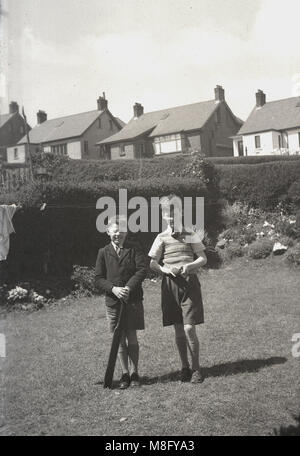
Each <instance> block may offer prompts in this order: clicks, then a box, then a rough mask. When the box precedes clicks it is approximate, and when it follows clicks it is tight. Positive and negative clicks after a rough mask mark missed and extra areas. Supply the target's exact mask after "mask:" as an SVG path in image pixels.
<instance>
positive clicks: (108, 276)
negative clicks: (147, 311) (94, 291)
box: [95, 242, 148, 306]
mask: <svg viewBox="0 0 300 456" xmlns="http://www.w3.org/2000/svg"><path fill="white" fill-rule="evenodd" d="M147 269H148V268H147V260H146V256H145V255H144V253H143V252H142V251H141V250H140V249H139V248H138V247H137V246H135V245H134V244H129V243H126V242H125V244H124V247H123V250H122V253H121V255H120V257H119V256H118V255H117V253H116V251H115V249H114V247H113V245H112V244H111V243H110V244H108V245H107V246H105V247H104V248H102V249H100V250H99V252H98V257H97V261H96V271H95V273H96V274H95V285H96V287H97V288H98V289H99V291H102V292H105V295H106V305H107V306H114V305H115V304H116V303H117V302H118V298H117V297H116V296H115V295H114V294H113V293H112V291H111V290H112V288H113V287H125V286H128V287H129V288H130V293H129V302H130V301H131V302H138V301H142V300H143V289H142V282H143V280H144V279H145V277H146V275H147Z"/></svg>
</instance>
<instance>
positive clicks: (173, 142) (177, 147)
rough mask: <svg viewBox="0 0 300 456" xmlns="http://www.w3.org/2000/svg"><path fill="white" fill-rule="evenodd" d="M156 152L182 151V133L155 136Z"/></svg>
mask: <svg viewBox="0 0 300 456" xmlns="http://www.w3.org/2000/svg"><path fill="white" fill-rule="evenodd" d="M154 147H155V154H156V155H160V154H168V153H172V152H181V151H182V142H181V135H180V133H178V134H176V135H166V136H157V137H156V138H154Z"/></svg>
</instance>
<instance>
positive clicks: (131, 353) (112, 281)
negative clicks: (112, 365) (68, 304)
mask: <svg viewBox="0 0 300 456" xmlns="http://www.w3.org/2000/svg"><path fill="white" fill-rule="evenodd" d="M120 223H122V221H121V220H120V219H119V218H114V219H112V220H111V221H110V222H109V225H108V228H107V234H108V235H109V237H110V239H111V242H110V244H109V245H107V246H106V247H104V248H102V249H100V250H99V253H98V258H97V262H96V278H95V280H96V286H97V288H99V290H101V291H103V292H105V304H106V314H107V319H108V322H109V327H110V331H111V332H113V331H114V329H115V327H116V325H117V322H118V317H119V313H120V308H121V303H120V299H122V300H123V301H125V302H126V304H125V309H124V312H125V317H124V330H123V333H122V337H121V342H120V348H119V353H118V357H119V361H120V364H121V369H122V377H121V380H120V385H119V386H120V388H121V389H125V388H128V386H129V385H131V386H133V387H134V386H139V385H140V380H139V374H138V362H139V344H138V339H137V333H136V331H137V330H141V329H145V323H144V308H143V289H142V282H143V280H144V279H145V277H146V274H147V263H146V257H145V255H144V254H143V252H142V251H141V250H140V249H139V248H137V247H136V246H134V245H133V244H132V243H131V244H130V243H129V242H127V241H126V238H127V232H125V231H124V230H120ZM122 227H123V224H122ZM129 359H130V361H131V375H129Z"/></svg>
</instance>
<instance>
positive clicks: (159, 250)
mask: <svg viewBox="0 0 300 456" xmlns="http://www.w3.org/2000/svg"><path fill="white" fill-rule="evenodd" d="M171 199H172V196H171V195H170V196H169V197H164V198H163V199H162V200H161V207H162V217H163V219H164V220H165V221H166V222H167V224H168V227H167V229H166V230H165V231H163V232H162V233H160V234H158V236H157V237H156V239H155V240H154V243H153V245H152V247H151V249H150V252H149V254H148V255H149V256H150V257H151V262H150V267H151V269H152V270H153V271H156V272H159V273H161V274H163V278H162V284H161V306H162V315H163V326H170V325H174V329H175V341H176V345H177V349H178V353H179V356H180V360H181V365H182V369H181V380H182V381H185V382H186V381H191V383H201V382H202V381H203V376H202V373H201V369H200V365H199V340H198V337H197V333H196V325H198V324H201V323H203V322H204V312H203V303H202V295H201V286H200V282H199V279H198V276H197V272H198V271H199V268H200V267H201V266H204V265H205V264H206V262H207V259H206V255H205V253H204V249H205V247H204V245H203V244H202V242H201V239H200V238H199V236H198V235H197V233H194V232H193V231H192V230H186V229H185V228H184V227H183V226H182V223H181V222H180V221H179V222H178V220H181V212H180V209H179V207H176V204H174V205H173V206H172V207H170V201H171ZM172 204H173V203H172ZM176 220H177V222H176ZM175 222H176V223H175ZM161 261H162V264H160V262H161ZM179 275H181V276H182V277H184V279H185V281H186V284H187V289H186V290H184V289H182V287H181V286H180V285H178V283H179V281H176V280H175V281H174V277H176V276H177V277H178V276H179ZM188 348H189V351H190V354H191V361H192V364H191V368H192V369H190V364H189V360H188Z"/></svg>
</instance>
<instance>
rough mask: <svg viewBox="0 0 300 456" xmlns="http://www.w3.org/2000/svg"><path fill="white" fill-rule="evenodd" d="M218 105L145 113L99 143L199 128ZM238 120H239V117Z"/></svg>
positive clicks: (203, 104) (206, 103)
mask: <svg viewBox="0 0 300 456" xmlns="http://www.w3.org/2000/svg"><path fill="white" fill-rule="evenodd" d="M217 107H218V103H216V101H215V100H210V101H202V102H200V103H193V104H189V105H184V106H177V107H175V108H169V109H163V110H161V111H154V112H149V113H145V114H143V115H142V116H140V117H138V118H133V119H131V120H130V121H129V123H128V124H127V125H126V126H125V127H124V128H123V129H122V130H121V131H120V132H118V133H116V134H115V135H112V136H110V137H109V138H106V139H104V140H102V141H100V142H99V143H98V144H104V143H106V144H107V143H114V142H118V141H126V140H129V139H134V138H137V137H138V136H141V135H143V134H146V133H148V134H149V136H150V137H153V136H162V135H167V134H171V133H177V132H181V131H190V130H197V129H200V128H202V127H203V126H204V125H205V123H206V122H207V120H208V119H209V117H210V116H211V115H212V114H213V112H214V111H215V109H216V108H217ZM236 119H237V118H236ZM237 122H239V120H238V119H237Z"/></svg>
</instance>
